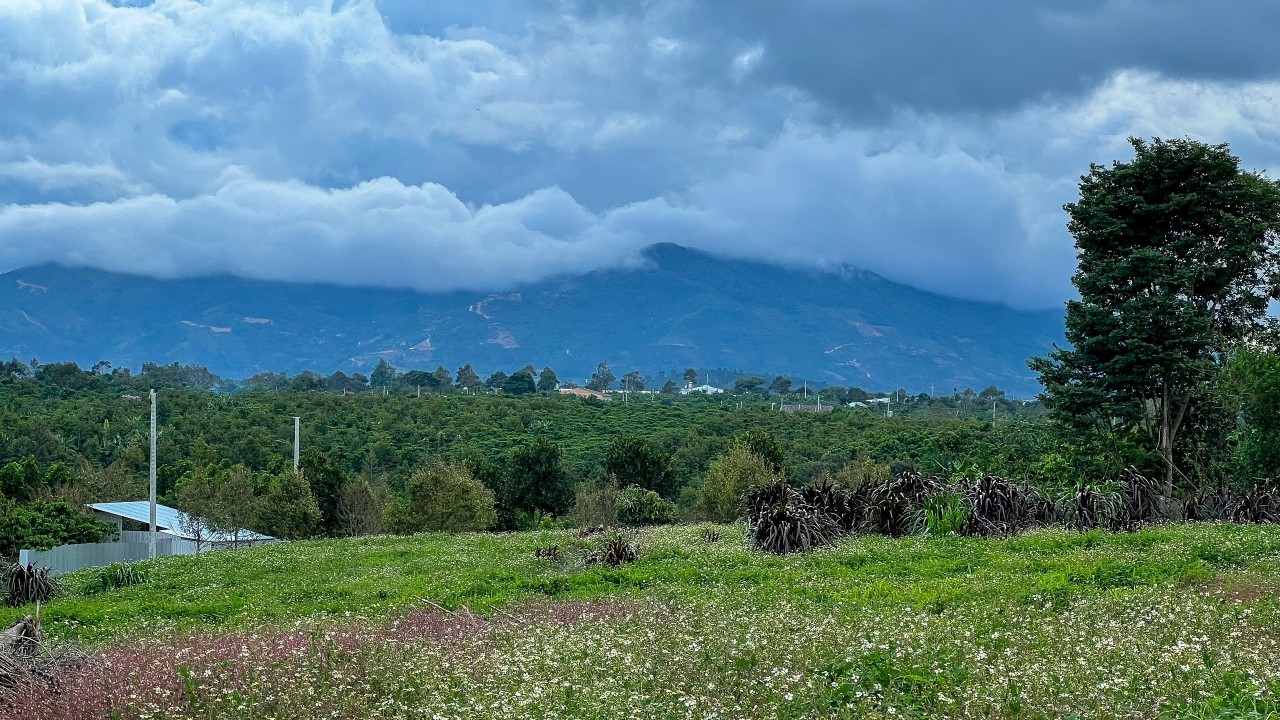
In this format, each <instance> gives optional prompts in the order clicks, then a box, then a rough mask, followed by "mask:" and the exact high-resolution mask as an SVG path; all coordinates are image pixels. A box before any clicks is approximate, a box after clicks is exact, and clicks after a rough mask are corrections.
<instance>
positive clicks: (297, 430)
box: [293, 416, 302, 472]
mask: <svg viewBox="0 0 1280 720" xmlns="http://www.w3.org/2000/svg"><path fill="white" fill-rule="evenodd" d="M301 451H302V418H300V417H296V416H295V417H294V418H293V471H294V472H298V467H299V464H300V463H299V458H300V457H301Z"/></svg>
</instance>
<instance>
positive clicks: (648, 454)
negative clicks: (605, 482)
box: [604, 438, 679, 499]
mask: <svg viewBox="0 0 1280 720" xmlns="http://www.w3.org/2000/svg"><path fill="white" fill-rule="evenodd" d="M604 471H605V474H607V475H609V476H611V477H614V478H616V479H617V481H618V483H619V484H620V485H638V486H640V487H642V488H644V489H646V490H652V491H654V492H656V493H658V494H659V495H661V496H662V497H664V498H668V499H670V498H672V497H674V496H675V495H676V492H677V490H678V489H679V488H678V487H677V483H676V474H675V470H673V469H672V466H671V456H670V455H668V454H666V453H662V452H659V451H657V450H655V449H654V448H653V447H652V446H650V445H649V443H648V442H647V441H645V440H641V439H639V438H618V439H617V440H614V441H613V444H612V445H610V446H609V452H608V454H607V455H605V458H604Z"/></svg>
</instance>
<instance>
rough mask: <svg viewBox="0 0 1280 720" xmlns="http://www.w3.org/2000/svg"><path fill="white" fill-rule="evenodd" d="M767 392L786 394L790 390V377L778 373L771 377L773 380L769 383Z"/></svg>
mask: <svg viewBox="0 0 1280 720" xmlns="http://www.w3.org/2000/svg"><path fill="white" fill-rule="evenodd" d="M769 392H771V393H773V394H774V395H786V394H787V393H789V392H791V379H790V378H787V377H784V376H782V375H779V376H778V377H776V378H774V379H773V382H771V383H769Z"/></svg>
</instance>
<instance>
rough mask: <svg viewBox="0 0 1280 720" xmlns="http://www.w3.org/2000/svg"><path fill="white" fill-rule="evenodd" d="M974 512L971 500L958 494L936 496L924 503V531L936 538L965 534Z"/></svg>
mask: <svg viewBox="0 0 1280 720" xmlns="http://www.w3.org/2000/svg"><path fill="white" fill-rule="evenodd" d="M972 514H973V512H972V510H971V509H970V506H969V500H968V499H967V498H965V496H964V495H962V494H960V493H956V492H952V493H943V494H941V495H934V496H933V497H931V498H928V499H927V500H925V502H924V529H925V532H926V533H928V534H929V535H932V536H934V537H946V536H947V535H960V534H963V533H964V531H965V528H966V527H968V526H969V524H970V517H971V516H972Z"/></svg>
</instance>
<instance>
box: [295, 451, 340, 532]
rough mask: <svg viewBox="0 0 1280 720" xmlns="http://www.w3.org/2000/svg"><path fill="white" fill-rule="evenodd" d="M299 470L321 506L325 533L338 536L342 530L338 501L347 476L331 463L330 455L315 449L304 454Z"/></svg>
mask: <svg viewBox="0 0 1280 720" xmlns="http://www.w3.org/2000/svg"><path fill="white" fill-rule="evenodd" d="M299 469H300V470H301V471H302V477H304V478H306V480H307V485H308V486H310V488H311V494H312V496H314V497H315V499H316V504H317V505H319V506H320V518H321V524H322V526H323V529H324V532H325V533H327V534H331V535H332V534H337V533H338V531H339V530H340V529H341V518H340V517H339V516H338V499H339V498H340V497H341V495H342V486H343V485H346V484H347V478H346V476H345V475H344V474H343V473H342V470H341V469H340V468H339V467H337V466H336V465H334V464H333V463H332V462H330V460H329V456H328V455H325V454H324V453H322V452H320V451H319V450H317V449H315V448H307V449H306V450H304V451H303V452H302V458H301V459H300V462H299Z"/></svg>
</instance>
